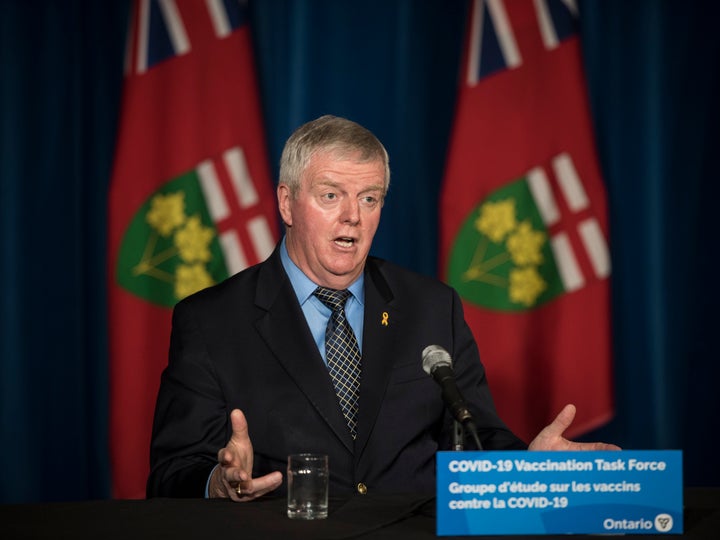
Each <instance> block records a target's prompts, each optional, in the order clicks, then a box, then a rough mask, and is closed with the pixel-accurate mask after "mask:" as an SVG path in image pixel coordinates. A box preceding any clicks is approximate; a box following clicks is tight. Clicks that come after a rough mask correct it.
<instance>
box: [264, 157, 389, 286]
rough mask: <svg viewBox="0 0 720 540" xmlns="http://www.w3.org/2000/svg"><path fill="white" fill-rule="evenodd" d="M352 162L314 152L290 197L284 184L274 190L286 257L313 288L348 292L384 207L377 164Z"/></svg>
mask: <svg viewBox="0 0 720 540" xmlns="http://www.w3.org/2000/svg"><path fill="white" fill-rule="evenodd" d="M351 158H352V156H350V158H344V159H339V158H337V157H335V156H333V154H332V153H328V152H318V153H316V154H315V155H314V156H313V157H312V158H311V159H310V163H309V164H308V166H307V168H306V169H305V172H304V173H303V176H302V179H301V186H300V190H299V191H298V193H297V194H296V196H295V197H294V198H293V197H292V196H291V195H290V190H289V188H288V187H287V186H286V185H284V184H281V185H279V186H278V190H277V195H278V205H279V208H280V215H281V216H282V218H283V221H284V222H285V225H286V226H287V230H286V237H287V248H288V254H289V255H290V258H291V259H292V260H293V262H294V263H295V264H296V265H298V267H299V268H300V269H301V270H302V271H303V272H304V273H305V275H307V276H308V277H309V278H310V279H311V280H313V281H314V282H315V283H317V284H318V285H322V286H323V287H330V288H332V289H345V288H347V287H348V286H349V285H350V284H351V283H352V282H353V281H354V280H355V279H356V278H357V277H358V276H359V275H360V274H361V272H362V271H363V268H364V266H365V259H366V258H367V255H368V252H369V251H370V245H371V244H372V240H373V237H374V236H375V231H376V230H377V227H378V224H379V223H380V210H381V208H382V204H383V197H384V178H385V169H384V166H383V164H382V162H381V161H373V162H366V163H359V162H357V161H354V160H353V159H351Z"/></svg>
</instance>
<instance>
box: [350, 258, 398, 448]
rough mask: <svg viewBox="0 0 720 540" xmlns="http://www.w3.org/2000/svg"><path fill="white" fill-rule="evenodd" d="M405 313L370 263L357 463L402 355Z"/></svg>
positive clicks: (374, 262) (376, 265)
mask: <svg viewBox="0 0 720 540" xmlns="http://www.w3.org/2000/svg"><path fill="white" fill-rule="evenodd" d="M402 319H403V317H402V312H401V310H400V309H399V308H398V307H397V305H396V302H395V300H394V295H393V293H392V291H391V290H390V287H389V286H388V284H387V281H386V280H385V278H384V277H383V276H382V274H381V273H380V269H379V267H378V262H377V261H376V260H375V259H370V258H369V259H368V262H367V265H366V272H365V315H364V327H363V349H362V350H363V355H362V376H361V382H360V409H359V415H358V434H357V439H356V441H355V461H356V462H357V461H358V460H359V459H360V456H361V455H362V452H363V450H364V449H365V446H366V445H367V442H368V439H369V438H370V434H371V433H372V429H373V426H374V425H375V422H376V419H377V415H378V414H379V411H380V405H381V404H382V400H383V396H384V395H385V389H386V387H387V384H388V380H389V377H390V372H391V370H392V366H393V363H394V361H395V359H396V358H398V354H397V352H396V347H397V346H398V341H399V340H398V339H397V338H396V337H397V332H398V330H399V329H400V328H401V327H402Z"/></svg>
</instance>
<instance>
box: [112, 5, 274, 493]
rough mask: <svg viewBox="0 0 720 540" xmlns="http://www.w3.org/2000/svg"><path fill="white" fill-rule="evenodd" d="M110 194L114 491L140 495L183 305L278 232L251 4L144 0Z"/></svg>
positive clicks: (137, 11)
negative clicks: (178, 307)
mask: <svg viewBox="0 0 720 540" xmlns="http://www.w3.org/2000/svg"><path fill="white" fill-rule="evenodd" d="M125 68H126V73H125V81H124V88H123V101H122V110H121V117H120V128H119V134H118V142H117V149H116V155H115V165H114V170H113V175H112V182H111V187H110V200H109V216H110V217H109V220H110V222H109V260H108V271H109V320H110V329H109V339H110V448H111V450H110V452H111V469H112V476H113V496H114V497H120V498H142V497H144V496H145V482H146V480H147V474H148V470H149V447H150V435H151V428H152V416H153V409H154V405H155V399H156V397H157V390H158V387H159V381H160V375H161V372H162V370H163V368H164V367H165V366H166V365H167V353H168V345H169V339H170V326H171V313H172V308H173V306H174V305H175V304H176V303H177V302H178V301H179V300H180V299H182V298H184V297H186V296H187V295H189V294H192V293H194V292H196V291H198V290H200V289H202V288H205V287H207V286H209V285H212V284H214V283H217V282H219V281H221V280H223V279H225V278H227V277H228V276H230V275H232V274H234V273H236V272H238V271H239V270H242V269H243V268H245V267H247V266H249V265H252V264H254V263H257V262H259V261H262V260H263V259H265V258H266V257H267V256H268V255H269V254H270V252H271V251H272V249H273V247H274V245H275V241H276V239H277V236H278V230H277V229H278V222H277V218H276V213H275V203H274V195H273V192H272V185H271V178H270V171H269V166H268V158H267V152H266V147H265V136H264V131H263V127H262V120H261V111H260V103H259V98H258V92H257V85H256V77H255V69H254V64H253V57H252V52H251V41H250V34H249V30H248V24H247V18H246V6H245V5H244V3H243V2H237V1H230V0H136V1H134V2H133V4H132V10H131V22H130V29H129V36H128V49H127V60H126V66H125Z"/></svg>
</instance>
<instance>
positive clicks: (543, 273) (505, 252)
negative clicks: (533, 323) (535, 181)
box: [447, 177, 564, 311]
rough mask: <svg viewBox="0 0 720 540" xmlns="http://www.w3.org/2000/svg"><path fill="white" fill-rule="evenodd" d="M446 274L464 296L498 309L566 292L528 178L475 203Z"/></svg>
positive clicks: (519, 307) (517, 308)
mask: <svg viewBox="0 0 720 540" xmlns="http://www.w3.org/2000/svg"><path fill="white" fill-rule="evenodd" d="M447 276H448V282H449V284H450V285H452V286H453V287H454V288H455V289H456V290H457V291H458V294H460V296H461V297H462V298H463V299H464V300H466V301H468V302H471V303H473V304H476V305H478V306H482V307H486V308H489V309H493V310H497V311H525V310H528V309H532V308H535V307H537V306H540V305H542V304H544V303H546V302H549V301H550V300H552V299H553V298H555V297H557V296H559V295H561V294H562V293H563V292H564V288H563V285H562V282H561V279H560V275H559V274H558V269H557V266H556V263H555V259H554V257H553V253H552V249H551V247H550V242H549V236H548V231H547V229H546V227H545V224H544V223H543V220H542V218H541V216H540V213H539V211H538V209H537V207H536V205H535V201H534V199H533V196H532V194H531V192H530V189H529V188H528V185H527V181H526V179H525V178H524V177H523V178H520V179H519V180H516V181H514V182H511V183H509V184H506V185H504V186H503V187H501V188H499V189H497V190H496V191H494V192H492V193H491V194H490V195H489V196H488V197H487V198H485V199H484V200H482V201H481V202H480V203H479V204H478V205H477V206H476V207H475V208H473V210H472V211H471V212H470V214H469V215H468V216H467V218H466V219H465V220H464V222H463V224H462V226H461V227H460V230H459V232H458V234H457V236H456V237H455V239H454V241H453V243H452V247H451V250H450V256H449V258H448V273H447Z"/></svg>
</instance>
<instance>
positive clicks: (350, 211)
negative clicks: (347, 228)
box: [340, 197, 360, 225]
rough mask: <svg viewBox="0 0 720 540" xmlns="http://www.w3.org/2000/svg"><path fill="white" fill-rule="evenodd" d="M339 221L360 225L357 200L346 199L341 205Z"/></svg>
mask: <svg viewBox="0 0 720 540" xmlns="http://www.w3.org/2000/svg"><path fill="white" fill-rule="evenodd" d="M340 219H341V221H342V222H343V223H347V224H349V225H357V224H358V223H360V202H359V201H358V200H357V199H354V198H352V197H348V198H347V199H346V200H345V201H344V204H343V207H342V214H341V216H340Z"/></svg>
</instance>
